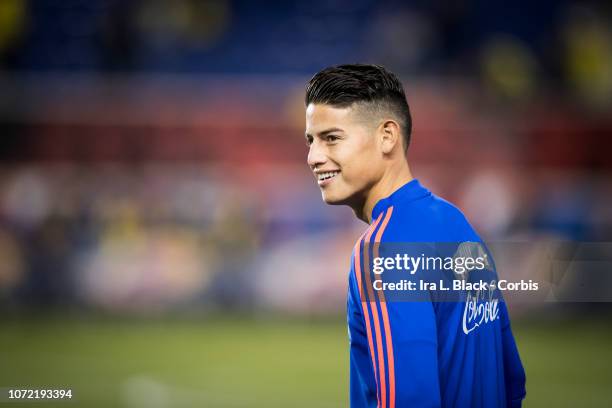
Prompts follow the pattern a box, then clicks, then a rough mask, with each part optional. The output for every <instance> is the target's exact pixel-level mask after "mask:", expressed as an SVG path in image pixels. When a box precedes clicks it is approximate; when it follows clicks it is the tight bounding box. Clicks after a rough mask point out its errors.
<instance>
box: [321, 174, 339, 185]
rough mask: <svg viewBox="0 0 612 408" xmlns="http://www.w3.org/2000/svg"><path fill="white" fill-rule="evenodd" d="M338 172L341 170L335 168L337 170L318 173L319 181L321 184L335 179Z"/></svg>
mask: <svg viewBox="0 0 612 408" xmlns="http://www.w3.org/2000/svg"><path fill="white" fill-rule="evenodd" d="M338 174H340V171H338V170H335V171H326V172H324V173H319V174H317V181H318V183H319V185H321V184H323V183H325V182H328V181H329V180H331V179H333V178H334V177H336V176H337V175H338Z"/></svg>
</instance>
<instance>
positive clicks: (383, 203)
mask: <svg viewBox="0 0 612 408" xmlns="http://www.w3.org/2000/svg"><path fill="white" fill-rule="evenodd" d="M428 195H431V192H430V191H429V190H427V189H426V188H425V187H423V186H422V185H421V183H420V182H419V180H417V179H412V180H411V181H409V182H408V183H406V184H404V185H403V186H401V187H400V188H398V189H397V190H395V191H394V192H393V193H392V194H391V195H390V196H388V197H385V198H383V199H380V200H378V202H377V203H376V205H375V206H374V210H372V220H375V219H376V218H378V216H379V215H380V214H381V213H382V212H383V211H385V210H386V209H387V208H389V207H391V206H392V205H395V204H399V203H407V202H410V201H414V200H418V199H419V198H422V197H426V196H428Z"/></svg>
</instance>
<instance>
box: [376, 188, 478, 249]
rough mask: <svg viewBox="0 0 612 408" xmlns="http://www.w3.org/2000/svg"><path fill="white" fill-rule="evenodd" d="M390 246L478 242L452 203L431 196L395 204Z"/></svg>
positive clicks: (387, 237) (387, 234) (385, 238)
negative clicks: (393, 243)
mask: <svg viewBox="0 0 612 408" xmlns="http://www.w3.org/2000/svg"><path fill="white" fill-rule="evenodd" d="M391 211H392V214H391V216H390V219H389V226H388V228H387V229H386V231H385V234H384V235H383V241H387V242H392V241H394V242H425V241H429V242H440V241H447V242H451V241H479V240H480V238H479V237H478V234H477V233H476V231H475V230H474V228H473V227H472V226H471V225H470V223H469V222H468V220H467V218H466V217H465V215H464V214H463V212H462V211H461V210H460V209H459V208H458V207H457V206H455V205H454V204H452V203H451V202H449V201H447V200H445V199H443V198H441V197H438V196H436V195H435V194H430V195H428V196H426V197H423V198H420V199H418V200H414V201H410V202H399V203H394V205H393V208H392V209H391Z"/></svg>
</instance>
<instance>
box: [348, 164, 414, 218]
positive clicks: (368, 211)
mask: <svg viewBox="0 0 612 408" xmlns="http://www.w3.org/2000/svg"><path fill="white" fill-rule="evenodd" d="M413 179H414V177H412V173H411V172H410V167H409V166H408V163H406V162H404V163H403V164H402V166H397V167H389V168H388V169H387V170H386V171H385V174H384V175H383V177H382V178H381V179H380V180H379V182H378V183H376V184H375V185H374V186H373V187H372V188H371V189H370V191H369V192H368V194H367V196H366V199H365V202H364V204H363V206H360V207H361V208H359V209H353V210H354V211H355V215H356V216H357V218H359V219H360V220H362V221H364V222H366V223H368V224H371V223H372V211H373V210H374V206H375V205H376V203H377V202H378V201H380V200H381V199H383V198H385V197H388V196H390V195H391V194H393V193H394V192H395V191H397V190H398V189H399V188H400V187H402V186H403V185H404V184H406V183H408V182H409V181H411V180H413Z"/></svg>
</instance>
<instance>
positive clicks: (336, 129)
mask: <svg viewBox="0 0 612 408" xmlns="http://www.w3.org/2000/svg"><path fill="white" fill-rule="evenodd" d="M333 132H344V130H342V129H340V128H337V127H332V128H329V129H325V130H323V131H321V132H319V136H325V135H327V134H328V133H333ZM306 137H312V135H311V134H310V133H306Z"/></svg>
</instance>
